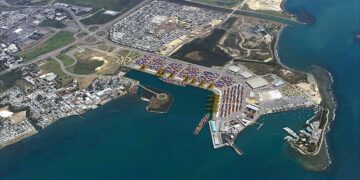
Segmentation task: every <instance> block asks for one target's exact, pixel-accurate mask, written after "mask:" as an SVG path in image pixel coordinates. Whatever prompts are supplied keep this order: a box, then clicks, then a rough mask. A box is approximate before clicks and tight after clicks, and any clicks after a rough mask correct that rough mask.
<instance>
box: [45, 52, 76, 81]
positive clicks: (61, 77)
mask: <svg viewBox="0 0 360 180" xmlns="http://www.w3.org/2000/svg"><path fill="white" fill-rule="evenodd" d="M38 70H42V71H44V72H46V73H51V72H53V73H55V74H56V75H58V77H57V78H56V81H57V82H59V83H60V84H61V85H63V86H65V85H67V84H69V83H71V82H72V81H73V80H74V77H72V76H69V75H67V74H65V73H64V72H63V71H62V70H61V67H60V64H59V63H58V62H56V61H55V60H53V59H50V60H46V61H45V62H44V63H42V64H41V65H39V67H38ZM68 71H71V69H68Z"/></svg>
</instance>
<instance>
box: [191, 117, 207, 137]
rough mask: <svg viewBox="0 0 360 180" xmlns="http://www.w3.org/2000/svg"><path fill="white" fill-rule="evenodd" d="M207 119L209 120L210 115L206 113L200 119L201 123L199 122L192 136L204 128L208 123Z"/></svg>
mask: <svg viewBox="0 0 360 180" xmlns="http://www.w3.org/2000/svg"><path fill="white" fill-rule="evenodd" d="M209 118H210V114H209V113H207V114H206V115H205V116H204V117H203V118H202V119H201V121H200V122H199V124H198V125H197V126H196V128H195V130H194V132H193V134H194V135H198V134H199V132H200V131H201V130H202V128H203V127H204V126H205V124H206V123H207V122H208V121H209Z"/></svg>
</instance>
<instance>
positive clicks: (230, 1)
mask: <svg viewBox="0 0 360 180" xmlns="http://www.w3.org/2000/svg"><path fill="white" fill-rule="evenodd" d="M195 1H197V2H201V3H205V4H209V5H215V6H221V7H227V8H232V7H235V6H237V5H239V4H240V3H241V2H242V1H243V0H195Z"/></svg>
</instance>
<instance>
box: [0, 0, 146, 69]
mask: <svg viewBox="0 0 360 180" xmlns="http://www.w3.org/2000/svg"><path fill="white" fill-rule="evenodd" d="M3 1H4V0H3ZM3 1H0V2H3ZM149 2H151V0H145V1H143V2H142V3H140V4H138V5H137V6H135V7H134V8H132V9H131V10H129V11H127V12H125V13H124V14H122V15H120V16H119V17H117V18H115V19H113V20H112V21H110V22H108V23H106V24H104V25H102V26H101V28H99V29H98V30H96V31H94V32H90V31H89V30H88V29H87V28H86V27H85V26H84V25H83V24H82V23H81V22H80V21H79V20H78V19H77V17H76V16H75V15H74V13H73V12H72V11H70V10H68V9H67V8H63V7H58V6H53V5H50V4H48V5H45V6H37V7H47V8H60V9H63V10H65V11H66V12H68V13H69V14H70V16H71V17H72V18H73V20H74V22H75V23H76V24H77V25H78V26H79V28H80V29H81V31H80V32H86V33H88V34H87V35H85V36H83V37H81V38H77V39H76V40H75V41H73V42H72V43H69V44H67V45H65V46H63V47H61V48H58V49H56V50H54V51H51V52H48V53H45V54H43V55H40V56H38V57H36V58H34V59H31V60H27V61H25V62H24V63H22V64H19V65H17V66H14V67H13V68H11V69H6V70H3V71H1V72H0V76H1V75H4V74H7V73H9V72H11V71H12V70H13V69H17V68H21V67H24V66H28V65H30V64H34V63H36V62H39V61H41V60H44V59H47V58H50V57H55V56H57V55H58V54H60V53H61V52H62V51H64V50H66V49H67V48H69V47H71V46H74V45H76V44H78V43H79V42H82V41H83V40H85V39H86V38H88V37H95V38H97V39H98V40H102V41H104V42H106V43H109V42H110V43H112V42H111V41H110V40H109V39H107V36H108V33H109V32H108V31H109V30H110V28H111V26H112V25H113V24H115V23H116V22H118V21H120V20H121V19H123V18H125V17H126V16H128V15H129V14H131V13H132V12H134V11H136V10H138V9H139V8H140V7H142V6H144V5H145V4H147V3H149ZM9 6H11V7H34V6H22V5H19V6H18V5H9ZM99 31H105V32H106V35H104V36H98V35H96V33H97V32H99ZM112 44H113V45H114V44H115V43H112ZM115 45H117V44H115ZM139 51H140V50H137V52H139Z"/></svg>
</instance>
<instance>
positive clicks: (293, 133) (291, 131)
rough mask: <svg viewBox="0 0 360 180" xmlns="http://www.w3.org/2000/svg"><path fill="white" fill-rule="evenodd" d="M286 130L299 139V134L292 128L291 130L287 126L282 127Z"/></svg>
mask: <svg viewBox="0 0 360 180" xmlns="http://www.w3.org/2000/svg"><path fill="white" fill-rule="evenodd" d="M283 129H284V130H285V131H286V132H288V133H289V134H290V135H292V136H293V137H294V138H296V139H299V135H297V134H296V133H295V132H294V131H293V130H291V129H290V128H288V127H284V128H283Z"/></svg>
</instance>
